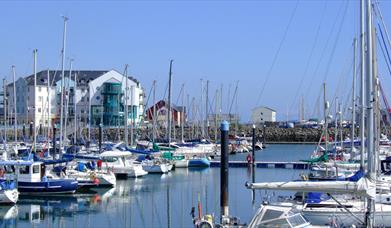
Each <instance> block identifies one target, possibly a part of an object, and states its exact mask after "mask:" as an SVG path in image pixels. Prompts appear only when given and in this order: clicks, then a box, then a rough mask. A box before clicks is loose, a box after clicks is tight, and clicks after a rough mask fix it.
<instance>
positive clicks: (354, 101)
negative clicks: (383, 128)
mask: <svg viewBox="0 0 391 228" xmlns="http://www.w3.org/2000/svg"><path fill="white" fill-rule="evenodd" d="M356 49H357V39H356V38H354V39H353V89H352V125H351V134H350V138H351V139H350V142H351V156H350V159H351V160H352V159H353V155H354V154H353V153H354V151H355V148H354V133H355V132H354V131H355V122H356Z"/></svg>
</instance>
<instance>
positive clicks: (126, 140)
mask: <svg viewBox="0 0 391 228" xmlns="http://www.w3.org/2000/svg"><path fill="white" fill-rule="evenodd" d="M124 121H125V145H126V146H128V145H129V142H128V137H129V134H128V64H126V65H125V118H124Z"/></svg>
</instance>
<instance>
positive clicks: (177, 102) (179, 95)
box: [175, 84, 184, 105]
mask: <svg viewBox="0 0 391 228" xmlns="http://www.w3.org/2000/svg"><path fill="white" fill-rule="evenodd" d="M183 86H184V84H182V86H181V90H179V94H178V97H177V98H176V102H175V104H177V105H178V104H179V98H180V97H181V95H182V93H183Z"/></svg>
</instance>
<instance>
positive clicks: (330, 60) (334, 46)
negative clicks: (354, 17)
mask: <svg viewBox="0 0 391 228" xmlns="http://www.w3.org/2000/svg"><path fill="white" fill-rule="evenodd" d="M346 2H347V3H346V7H345V11H344V13H343V15H342V20H341V23H340V26H339V28H338V32H337V37H336V39H335V42H334V45H333V48H332V51H331V54H330V58H329V61H328V63H327V67H326V72H325V75H324V78H323V81H326V80H327V77H328V75H329V71H330V65H331V62H332V60H333V59H334V58H333V57H334V53H335V50H336V47H337V44H338V40H339V38H340V35H341V30H342V27H343V24H344V22H345V17H346V11H347V10H348V6H349V0H348V1H346Z"/></svg>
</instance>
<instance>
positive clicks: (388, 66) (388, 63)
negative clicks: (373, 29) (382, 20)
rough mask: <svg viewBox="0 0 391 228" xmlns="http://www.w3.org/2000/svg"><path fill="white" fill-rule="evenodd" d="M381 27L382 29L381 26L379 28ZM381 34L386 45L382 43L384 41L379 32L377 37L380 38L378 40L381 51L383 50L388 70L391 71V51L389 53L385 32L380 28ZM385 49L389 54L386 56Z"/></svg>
mask: <svg viewBox="0 0 391 228" xmlns="http://www.w3.org/2000/svg"><path fill="white" fill-rule="evenodd" d="M379 29H380V28H379ZM380 34H381V36H382V40H383V45H384V47H383V46H382V45H381V44H382V42H381V41H380V38H379V35H378V34H377V33H376V35H377V36H376V37H377V40H378V42H379V46H380V49H381V51H382V53H383V57H384V61H385V62H386V65H387V68H388V71H389V72H390V73H391V68H390V63H391V59H390V55H389V53H388V49H387V46H386V43H385V42H384V37H383V33H382V31H381V29H380ZM384 49H385V50H386V52H387V56H386V53H385V52H384ZM387 57H388V61H387Z"/></svg>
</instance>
